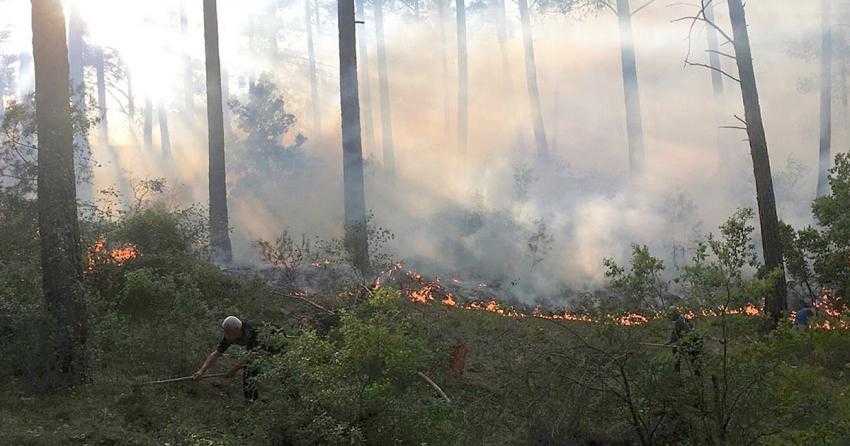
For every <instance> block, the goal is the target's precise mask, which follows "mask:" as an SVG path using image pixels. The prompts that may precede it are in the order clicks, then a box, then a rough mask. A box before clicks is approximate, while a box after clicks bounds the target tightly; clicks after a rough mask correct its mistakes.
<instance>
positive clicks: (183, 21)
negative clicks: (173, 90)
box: [180, 0, 195, 116]
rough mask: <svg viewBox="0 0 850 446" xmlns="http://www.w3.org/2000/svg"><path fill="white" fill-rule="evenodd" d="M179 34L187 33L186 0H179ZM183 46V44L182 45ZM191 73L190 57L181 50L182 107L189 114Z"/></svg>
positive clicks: (192, 93) (192, 105) (192, 106)
mask: <svg viewBox="0 0 850 446" xmlns="http://www.w3.org/2000/svg"><path fill="white" fill-rule="evenodd" d="M180 34H181V36H182V37H183V39H187V38H188V35H189V18H188V17H187V15H186V0H180ZM184 46H185V45H184ZM193 77H194V76H193V74H192V57H191V56H190V55H189V52H188V51H186V50H185V49H184V50H183V102H184V105H183V107H184V108H185V111H186V113H187V114H188V115H189V116H191V115H192V113H193V112H194V110H195V82H194V81H193Z"/></svg>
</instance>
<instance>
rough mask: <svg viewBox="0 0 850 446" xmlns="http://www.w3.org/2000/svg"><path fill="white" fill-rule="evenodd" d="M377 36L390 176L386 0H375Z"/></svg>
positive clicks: (392, 171) (383, 135) (391, 145)
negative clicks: (385, 25) (385, 33)
mask: <svg viewBox="0 0 850 446" xmlns="http://www.w3.org/2000/svg"><path fill="white" fill-rule="evenodd" d="M375 37H376V39H377V41H378V42H377V43H378V94H379V95H380V97H381V138H382V141H381V145H382V146H383V153H384V169H386V171H387V173H388V174H389V176H390V178H392V177H394V176H395V146H394V143H393V117H392V106H391V100H390V79H389V77H390V74H389V69H388V68H387V42H386V38H385V37H384V0H375Z"/></svg>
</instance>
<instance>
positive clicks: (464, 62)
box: [456, 0, 469, 156]
mask: <svg viewBox="0 0 850 446" xmlns="http://www.w3.org/2000/svg"><path fill="white" fill-rule="evenodd" d="M456 2H457V72H458V79H457V85H458V86H457V150H458V153H459V154H460V155H462V156H463V155H466V152H467V146H468V144H469V66H468V63H469V59H468V55H469V54H468V51H467V47H466V5H465V3H464V0H456Z"/></svg>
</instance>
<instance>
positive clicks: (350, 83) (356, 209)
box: [337, 0, 370, 275]
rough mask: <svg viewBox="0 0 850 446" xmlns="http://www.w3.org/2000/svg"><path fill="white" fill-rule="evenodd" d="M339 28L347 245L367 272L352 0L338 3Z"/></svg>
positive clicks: (364, 201)
mask: <svg viewBox="0 0 850 446" xmlns="http://www.w3.org/2000/svg"><path fill="white" fill-rule="evenodd" d="M337 14H338V17H337V19H338V24H339V80H340V85H339V91H340V99H341V101H340V102H341V109H342V160H343V161H342V163H343V164H342V172H343V183H344V190H345V227H346V245H347V248H348V250H349V252H350V253H351V257H352V258H353V261H354V266H355V267H357V269H358V270H360V272H361V273H362V274H364V275H365V274H366V273H367V272H368V271H369V268H370V266H369V247H368V240H367V237H366V223H367V222H366V193H365V187H364V181H363V149H362V146H361V141H360V98H359V97H358V96H359V94H358V91H357V49H356V42H355V40H356V31H355V24H354V0H339V1H338V2H337Z"/></svg>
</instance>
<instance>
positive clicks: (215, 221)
mask: <svg viewBox="0 0 850 446" xmlns="http://www.w3.org/2000/svg"><path fill="white" fill-rule="evenodd" d="M204 42H205V47H206V73H207V122H208V125H209V150H210V153H209V158H210V161H209V182H210V248H211V249H212V258H213V261H214V262H216V263H224V264H227V263H230V262H231V261H232V260H233V252H232V248H231V245H230V233H229V227H228V216H227V174H226V168H225V161H224V110H223V106H222V99H221V60H220V59H219V49H218V10H217V7H216V0H204Z"/></svg>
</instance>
